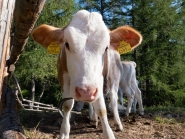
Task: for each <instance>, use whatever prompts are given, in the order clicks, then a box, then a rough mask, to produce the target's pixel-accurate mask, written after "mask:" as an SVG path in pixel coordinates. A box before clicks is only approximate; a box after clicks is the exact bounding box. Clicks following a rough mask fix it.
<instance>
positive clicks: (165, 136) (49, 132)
mask: <svg viewBox="0 0 185 139" xmlns="http://www.w3.org/2000/svg"><path fill="white" fill-rule="evenodd" d="M120 117H121V121H122V124H123V127H124V130H123V131H117V130H116V129H115V126H114V123H113V116H112V114H111V112H108V119H109V124H110V126H111V128H112V129H113V132H114V135H115V137H116V139H185V110H183V111H178V112H171V111H168V112H164V111H152V112H150V111H148V112H145V115H144V116H139V115H130V116H129V117H125V116H124V115H122V114H120ZM20 119H21V123H22V125H23V129H24V131H25V134H26V136H27V138H28V139H56V138H58V137H59V133H60V124H61V122H62V117H61V116H60V114H59V113H52V112H28V111H22V112H21V113H20ZM70 123H71V132H70V139H102V138H103V137H102V128H101V123H99V126H98V128H95V127H94V126H93V124H92V123H91V122H90V121H89V119H88V112H86V111H85V112H82V114H73V116H72V118H71V122H70Z"/></svg>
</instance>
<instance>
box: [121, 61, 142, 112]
mask: <svg viewBox="0 0 185 139" xmlns="http://www.w3.org/2000/svg"><path fill="white" fill-rule="evenodd" d="M122 67H123V69H122V70H123V71H122V77H121V81H120V87H121V88H122V89H123V90H124V93H125V94H126V96H127V99H128V105H127V110H126V115H127V116H128V115H129V113H130V112H131V107H132V103H133V100H134V107H133V108H134V112H135V113H136V104H137V102H138V104H139V114H140V115H143V114H144V109H143V103H142V96H141V91H140V89H139V88H138V81H137V79H136V70H135V67H136V63H135V62H133V61H122ZM118 94H119V95H121V93H118ZM119 98H121V99H122V98H123V96H119Z"/></svg>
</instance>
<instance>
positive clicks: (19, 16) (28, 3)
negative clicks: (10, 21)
mask: <svg viewBox="0 0 185 139" xmlns="http://www.w3.org/2000/svg"><path fill="white" fill-rule="evenodd" d="M45 1H46V0H16V3H15V11H14V27H15V28H14V31H15V33H14V39H13V47H12V49H11V55H10V59H9V62H10V64H14V63H16V61H17V60H18V58H19V56H20V54H21V53H22V51H23V50H24V47H25V45H26V43H27V41H28V37H29V35H30V33H31V31H32V29H33V27H34V25H35V23H36V21H37V19H38V17H39V15H40V13H41V11H42V8H43V6H44V4H45Z"/></svg>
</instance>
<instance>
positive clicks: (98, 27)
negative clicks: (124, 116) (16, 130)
mask: <svg viewBox="0 0 185 139" xmlns="http://www.w3.org/2000/svg"><path fill="white" fill-rule="evenodd" d="M32 37H33V39H34V40H35V41H36V42H38V43H39V44H41V45H42V46H44V47H45V48H47V47H48V46H49V45H50V44H51V43H54V44H57V45H59V46H60V48H61V50H60V54H59V56H58V63H57V69H58V80H59V82H60V85H61V88H62V91H63V94H62V96H63V98H69V97H72V98H73V99H72V100H68V101H66V102H64V104H63V107H62V109H63V111H64V117H63V121H62V124H61V128H60V139H68V138H69V133H70V123H69V117H70V111H71V109H72V107H73V104H74V99H75V100H77V101H84V102H89V103H92V104H93V107H94V110H95V112H96V114H97V115H98V116H99V118H100V121H101V125H102V129H103V137H104V138H105V139H114V138H115V136H114V134H113V131H112V130H111V128H110V126H109V124H108V120H107V112H106V107H105V102H104V98H103V80H104V74H106V72H105V71H106V67H105V66H108V63H107V62H108V60H109V61H111V58H109V54H108V53H109V48H110V49H114V50H118V47H119V44H120V41H122V40H124V41H125V42H127V43H129V44H130V46H131V47H132V49H134V48H135V47H137V46H138V45H139V44H140V43H141V41H142V37H141V35H140V33H138V32H137V31H136V30H134V29H133V28H131V27H129V26H122V27H119V28H117V29H115V30H113V31H109V30H108V29H107V27H106V25H105V23H104V22H103V20H102V16H101V15H100V14H99V13H96V12H92V13H90V12H88V11H86V10H80V11H78V12H77V13H76V14H75V15H74V16H73V18H72V21H71V22H70V23H69V24H68V25H67V26H66V27H64V28H62V29H61V28H56V27H53V26H49V25H45V24H44V25H40V26H39V27H37V28H36V29H34V30H33V32H32ZM109 46H111V47H109Z"/></svg>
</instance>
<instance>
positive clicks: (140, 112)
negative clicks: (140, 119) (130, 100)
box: [133, 86, 144, 115]
mask: <svg viewBox="0 0 185 139" xmlns="http://www.w3.org/2000/svg"><path fill="white" fill-rule="evenodd" d="M133 88H134V90H135V92H136V94H135V98H136V100H137V101H138V105H139V114H140V115H144V108H143V102H142V96H141V91H140V89H139V88H138V87H137V86H133Z"/></svg>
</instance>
